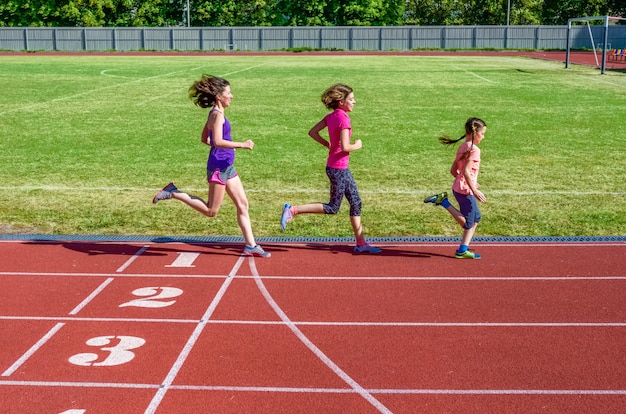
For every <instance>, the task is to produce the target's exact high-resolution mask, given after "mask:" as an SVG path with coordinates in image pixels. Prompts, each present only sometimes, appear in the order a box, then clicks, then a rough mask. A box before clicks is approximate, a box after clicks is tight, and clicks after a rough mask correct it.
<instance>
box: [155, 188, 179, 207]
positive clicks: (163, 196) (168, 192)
mask: <svg viewBox="0 0 626 414" xmlns="http://www.w3.org/2000/svg"><path fill="white" fill-rule="evenodd" d="M177 191H178V188H176V186H175V185H174V183H169V184H168V185H166V186H165V187H163V189H162V190H161V191H159V192H158V193H156V195H155V196H154V198H153V199H152V202H153V203H154V204H156V203H157V202H159V201H161V200H169V199H170V198H172V193H174V192H177Z"/></svg>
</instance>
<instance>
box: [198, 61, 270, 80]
mask: <svg viewBox="0 0 626 414" xmlns="http://www.w3.org/2000/svg"><path fill="white" fill-rule="evenodd" d="M268 63H269V62H265V63H259V64H258V65H254V66H249V67H247V68H244V69H240V70H236V71H234V72H228V73H224V74H223V75H220V77H222V78H223V77H226V76H230V75H234V74H235V73H241V72H245V71H248V70H251V69H256V68H258V67H260V66H265V65H267V64H268ZM198 69H200V68H198Z"/></svg>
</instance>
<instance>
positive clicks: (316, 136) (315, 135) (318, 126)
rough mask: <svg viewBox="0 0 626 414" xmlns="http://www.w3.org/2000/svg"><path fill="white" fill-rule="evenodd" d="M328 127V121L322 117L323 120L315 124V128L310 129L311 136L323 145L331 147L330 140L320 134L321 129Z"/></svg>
mask: <svg viewBox="0 0 626 414" xmlns="http://www.w3.org/2000/svg"><path fill="white" fill-rule="evenodd" d="M324 128H326V121H325V120H324V119H322V120H321V121H319V122H318V123H317V124H315V125H314V126H313V128H311V129H310V130H309V136H310V137H311V138H313V139H314V140H315V141H317V142H319V143H320V144H321V145H323V146H325V147H326V148H329V147H330V142H328V141H326V140H325V139H324V138H323V137H322V136H321V135H320V131H321V130H322V129H324Z"/></svg>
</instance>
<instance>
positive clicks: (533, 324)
mask: <svg viewBox="0 0 626 414" xmlns="http://www.w3.org/2000/svg"><path fill="white" fill-rule="evenodd" d="M0 320H5V321H64V322H77V321H78V322H132V323H180V324H197V323H199V322H200V321H198V320H197V319H135V318H73V317H69V316H65V317H54V316H0ZM206 323H207V324H209V325H231V324H232V325H285V323H284V322H282V321H255V320H236V319H228V320H221V319H212V320H209V321H206ZM292 323H293V324H294V325H296V326H371V327H383V328H384V327H435V328H437V327H475V328H482V327H490V328H501V327H504V328H506V327H521V328H562V327H570V328H624V327H626V322H394V321H386V322H355V321H292Z"/></svg>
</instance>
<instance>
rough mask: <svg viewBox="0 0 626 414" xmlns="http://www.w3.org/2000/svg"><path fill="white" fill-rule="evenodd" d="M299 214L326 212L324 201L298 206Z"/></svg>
mask: <svg viewBox="0 0 626 414" xmlns="http://www.w3.org/2000/svg"><path fill="white" fill-rule="evenodd" d="M296 209H297V210H298V214H324V205H323V204H322V203H311V204H303V205H301V206H296Z"/></svg>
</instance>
